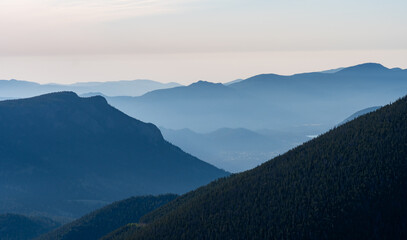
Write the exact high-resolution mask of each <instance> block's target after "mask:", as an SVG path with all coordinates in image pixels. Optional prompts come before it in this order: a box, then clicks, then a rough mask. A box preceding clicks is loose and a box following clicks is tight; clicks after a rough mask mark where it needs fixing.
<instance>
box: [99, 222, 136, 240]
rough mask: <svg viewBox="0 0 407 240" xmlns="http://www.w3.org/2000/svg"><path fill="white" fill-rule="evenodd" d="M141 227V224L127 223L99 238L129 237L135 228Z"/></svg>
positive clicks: (109, 239)
mask: <svg viewBox="0 0 407 240" xmlns="http://www.w3.org/2000/svg"><path fill="white" fill-rule="evenodd" d="M141 227H143V224H139V223H129V224H127V225H125V226H122V227H120V228H118V229H116V230H115V231H113V232H111V233H109V234H108V235H106V236H104V237H103V238H101V240H118V239H126V238H130V237H131V236H132V235H133V234H134V233H136V231H137V229H139V228H141Z"/></svg>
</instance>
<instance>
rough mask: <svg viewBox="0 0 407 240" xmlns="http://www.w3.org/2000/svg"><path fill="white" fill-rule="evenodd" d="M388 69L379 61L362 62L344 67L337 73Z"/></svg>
mask: <svg viewBox="0 0 407 240" xmlns="http://www.w3.org/2000/svg"><path fill="white" fill-rule="evenodd" d="M386 70H389V69H388V68H386V67H385V66H383V65H381V64H380V63H363V64H359V65H356V66H352V67H347V68H344V69H342V70H340V71H338V73H348V72H349V73H354V72H361V73H365V72H379V71H386Z"/></svg>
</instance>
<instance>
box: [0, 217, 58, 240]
mask: <svg viewBox="0 0 407 240" xmlns="http://www.w3.org/2000/svg"><path fill="white" fill-rule="evenodd" d="M59 225H60V223H58V222H55V221H53V220H51V219H49V218H44V217H27V216H23V215H17V214H9V213H8V214H1V215H0V240H27V239H32V238H35V237H37V236H39V235H40V234H43V233H46V232H48V231H50V230H52V229H54V228H57V227H58V226H59Z"/></svg>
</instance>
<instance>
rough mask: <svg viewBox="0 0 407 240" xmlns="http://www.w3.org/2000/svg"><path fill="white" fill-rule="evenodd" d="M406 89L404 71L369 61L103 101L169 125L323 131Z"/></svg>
mask: <svg viewBox="0 0 407 240" xmlns="http://www.w3.org/2000/svg"><path fill="white" fill-rule="evenodd" d="M406 92H407V70H401V69H388V68H385V67H383V66H382V65H380V64H373V63H370V64H362V65H358V66H354V67H349V68H344V69H340V70H338V71H336V72H335V71H333V72H329V73H321V72H315V73H304V74H296V75H292V76H281V75H276V74H262V75H257V76H254V77H251V78H248V79H245V80H242V81H239V82H236V83H233V84H230V85H227V86H225V85H222V84H214V83H209V82H203V81H200V82H197V83H194V84H191V85H189V86H185V87H176V88H171V89H163V90H156V91H153V92H149V93H147V94H145V95H143V96H140V97H135V98H108V99H107V100H108V102H109V103H111V104H112V105H113V106H115V107H117V108H119V109H120V110H122V111H124V112H126V113H127V114H130V115H131V116H134V117H136V118H138V119H141V120H143V121H146V122H152V123H154V124H156V125H157V126H160V127H164V128H169V129H183V128H189V129H191V130H193V131H197V132H210V131H215V130H217V129H219V128H224V127H228V128H246V129H250V130H256V129H263V128H265V129H279V130H288V131H289V130H290V129H292V128H296V127H298V126H310V125H314V126H316V125H318V126H320V128H321V130H322V131H321V133H322V132H323V131H326V130H328V129H330V128H331V127H333V126H335V125H336V124H338V120H340V119H345V118H346V117H348V116H350V115H351V114H353V113H354V112H356V111H359V110H360V109H364V108H367V107H371V106H382V105H385V104H388V103H390V102H392V101H395V100H396V99H397V98H399V97H401V96H403V95H404V94H405V93H406Z"/></svg>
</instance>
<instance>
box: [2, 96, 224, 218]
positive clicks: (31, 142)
mask: <svg viewBox="0 0 407 240" xmlns="http://www.w3.org/2000/svg"><path fill="white" fill-rule="evenodd" d="M0 133H1V134H0V135H1V136H0V193H1V194H0V213H1V212H18V213H28V214H30V213H32V212H40V213H45V214H47V215H53V216H66V217H73V218H77V217H80V216H82V215H83V214H85V213H88V212H90V211H92V210H95V209H97V208H99V207H101V206H104V205H106V204H108V203H110V202H113V201H116V200H120V199H124V198H128V197H130V196H139V195H146V194H163V193H184V192H187V191H189V190H192V189H195V188H197V187H199V186H201V185H204V184H207V183H208V182H210V181H212V180H214V179H216V178H218V177H222V176H225V175H227V173H226V172H225V171H222V170H220V169H217V168H215V167H213V166H212V165H209V164H207V163H205V162H203V161H201V160H199V159H197V158H195V157H193V156H191V155H189V154H186V153H185V152H183V151H182V150H181V149H179V148H178V147H176V146H173V145H172V144H170V143H168V142H166V141H165V140H164V139H163V137H162V135H161V133H160V131H159V130H158V128H157V127H156V126H154V125H153V124H151V123H144V122H141V121H139V120H136V119H134V118H131V117H129V116H127V115H125V114H124V113H122V112H120V111H118V110H117V109H115V108H113V107H111V106H110V105H108V104H107V102H106V100H105V99H104V98H102V97H90V98H80V97H78V96H77V95H76V94H75V93H72V92H60V93H52V94H47V95H42V96H38V97H34V98H29V99H20V100H10V101H2V102H0Z"/></svg>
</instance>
